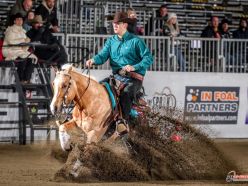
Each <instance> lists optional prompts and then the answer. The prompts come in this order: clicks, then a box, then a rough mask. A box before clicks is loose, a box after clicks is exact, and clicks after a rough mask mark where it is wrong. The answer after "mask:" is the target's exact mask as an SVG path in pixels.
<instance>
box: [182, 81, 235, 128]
mask: <svg viewBox="0 0 248 186" xmlns="http://www.w3.org/2000/svg"><path fill="white" fill-rule="evenodd" d="M239 89H240V88H239V87H200V86H186V94H185V108H184V119H185V121H188V122H190V123H192V124H237V119H238V110H239Z"/></svg>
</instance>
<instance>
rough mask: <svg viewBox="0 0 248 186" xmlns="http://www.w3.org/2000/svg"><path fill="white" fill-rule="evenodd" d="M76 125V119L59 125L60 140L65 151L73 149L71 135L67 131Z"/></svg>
mask: <svg viewBox="0 0 248 186" xmlns="http://www.w3.org/2000/svg"><path fill="white" fill-rule="evenodd" d="M75 126H76V123H75V121H74V120H70V121H68V122H66V123H63V124H61V125H59V141H60V145H61V148H62V149H63V150H64V151H67V150H71V146H70V144H71V141H70V138H71V137H70V135H69V134H68V132H67V131H69V130H71V129H72V128H74V127H75Z"/></svg>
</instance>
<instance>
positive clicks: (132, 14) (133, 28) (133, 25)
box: [127, 8, 137, 35]
mask: <svg viewBox="0 0 248 186" xmlns="http://www.w3.org/2000/svg"><path fill="white" fill-rule="evenodd" d="M127 15H128V18H130V19H132V20H133V21H132V23H131V24H128V27H127V30H128V32H130V33H133V34H135V35H137V15H136V12H135V10H134V9H133V8H128V10H127Z"/></svg>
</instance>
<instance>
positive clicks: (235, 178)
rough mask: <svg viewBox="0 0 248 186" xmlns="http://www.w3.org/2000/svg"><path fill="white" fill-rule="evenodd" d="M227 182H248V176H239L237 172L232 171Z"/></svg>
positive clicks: (227, 177)
mask: <svg viewBox="0 0 248 186" xmlns="http://www.w3.org/2000/svg"><path fill="white" fill-rule="evenodd" d="M226 182H227V183H230V182H248V175H237V174H236V172H235V171H230V172H229V173H228V174H227V176H226Z"/></svg>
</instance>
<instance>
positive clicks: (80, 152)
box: [0, 116, 248, 186]
mask: <svg viewBox="0 0 248 186" xmlns="http://www.w3.org/2000/svg"><path fill="white" fill-rule="evenodd" d="M158 120H159V121H160V122H158ZM151 121H152V122H151ZM151 121H150V124H151V125H154V126H151V127H152V128H146V127H142V128H139V129H138V128H136V129H135V130H133V131H132V133H131V134H130V136H129V138H128V142H129V143H130V144H131V146H132V149H131V150H130V149H129V151H128V153H127V150H126V148H125V145H123V142H122V141H119V142H118V143H116V144H104V143H101V144H98V145H91V146H85V144H84V143H83V142H82V140H81V139H82V136H81V135H80V133H77V135H75V136H76V137H75V139H74V143H75V142H76V143H75V144H74V149H73V150H72V152H71V153H66V152H63V151H62V150H61V149H60V146H59V144H58V143H57V142H56V143H55V142H50V143H47V142H44V143H36V144H29V145H25V146H21V145H17V144H0V185H11V186H12V185H13V186H15V185H20V186H22V185H23V186H24V185H25V186H27V185H30V186H33V185H35V186H41V185H42V186H44V185H48V186H49V185H61V186H63V185H65V186H75V185H87V186H88V185H90V186H91V185H92V186H93V185H94V186H95V185H104V186H107V185H122V186H124V185H125V186H126V185H129V186H132V185H138V186H139V185H140V186H141V185H142V186H143V185H152V186H155V185H185V186H186V185H201V186H206V185H215V186H216V185H227V184H226V183H225V177H226V174H227V173H228V172H229V171H231V170H236V171H237V173H239V174H248V163H247V162H248V148H247V146H248V141H247V140H215V142H213V141H211V140H209V139H208V138H207V136H205V135H203V134H201V133H199V132H198V131H196V130H195V129H193V128H191V127H189V126H188V125H186V124H185V125H183V126H180V125H181V124H180V122H178V121H175V120H173V119H170V118H168V117H158V116H156V117H153V118H151ZM157 123H166V125H165V126H163V125H160V126H159V125H156V126H155V124H157ZM175 125H176V126H177V128H178V126H180V127H182V128H183V129H182V130H174V129H175V127H173V126H175ZM158 127H160V129H161V127H162V128H163V127H164V131H166V132H165V133H164V134H163V135H162V136H161V135H160V134H161V132H159V133H158V131H161V130H157V128H158ZM180 127H179V128H180ZM175 132H176V133H178V134H180V135H181V136H182V139H183V140H182V141H180V142H173V141H171V140H169V139H170V138H169V135H166V134H168V133H171V134H173V133H175ZM77 140H80V143H78V141H77ZM76 162H77V163H76ZM127 181H128V182H127ZM133 181H135V182H133ZM228 185H230V184H228ZM235 185H236V186H237V185H238V184H235ZM242 185H244V184H242Z"/></svg>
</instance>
